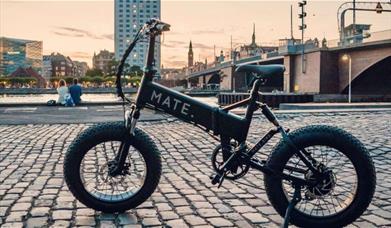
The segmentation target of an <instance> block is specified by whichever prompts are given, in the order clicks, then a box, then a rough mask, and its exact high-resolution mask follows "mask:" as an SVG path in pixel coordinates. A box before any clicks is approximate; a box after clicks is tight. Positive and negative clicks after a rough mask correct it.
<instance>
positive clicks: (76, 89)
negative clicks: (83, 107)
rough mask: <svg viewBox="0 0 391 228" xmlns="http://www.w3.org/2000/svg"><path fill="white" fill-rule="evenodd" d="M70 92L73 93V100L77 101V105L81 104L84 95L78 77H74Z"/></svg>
mask: <svg viewBox="0 0 391 228" xmlns="http://www.w3.org/2000/svg"><path fill="white" fill-rule="evenodd" d="M69 93H70V94H71V97H72V100H73V102H75V104H76V105H78V104H80V102H81V98H80V97H81V95H83V92H82V88H81V86H80V85H79V84H78V80H77V78H74V79H73V85H72V86H71V87H69Z"/></svg>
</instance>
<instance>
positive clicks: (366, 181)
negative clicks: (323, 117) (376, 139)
mask: <svg viewBox="0 0 391 228" xmlns="http://www.w3.org/2000/svg"><path fill="white" fill-rule="evenodd" d="M289 137H290V139H291V140H292V141H293V143H294V144H295V145H296V146H297V147H301V148H303V147H306V146H311V145H327V146H330V147H333V148H335V149H338V150H339V151H340V152H341V153H343V154H345V155H346V156H347V157H348V158H349V159H350V160H351V162H352V163H353V166H354V167H355V169H356V173H357V192H356V195H355V198H354V199H353V201H352V202H351V204H350V205H349V206H348V207H347V208H345V209H344V210H343V211H340V212H339V213H337V214H335V215H329V216H325V217H319V216H316V217H315V216H310V215H307V214H304V213H302V212H300V211H298V210H296V209H294V210H293V211H292V214H291V220H290V222H291V223H292V224H294V225H296V226H300V227H343V226H346V225H348V224H350V223H352V222H353V221H355V220H356V219H357V218H358V217H360V216H361V215H362V214H363V213H364V211H365V210H366V209H367V208H368V206H369V204H370V203H371V200H372V198H373V194H374V192H375V187H376V172H375V167H374V165H373V162H372V159H371V157H370V156H369V153H368V150H367V149H366V148H365V147H364V145H363V144H362V143H361V142H360V141H359V140H358V139H357V138H355V137H354V136H352V135H351V134H350V133H348V132H346V131H344V130H342V129H339V128H336V127H331V126H324V125H313V126H307V127H304V128H300V129H298V130H296V131H293V132H292V133H290V134H289ZM293 154H294V151H293V150H292V149H291V148H290V146H289V145H288V144H287V143H286V142H284V140H281V141H280V142H279V143H278V144H277V145H276V147H275V149H274V151H273V152H272V154H271V156H270V157H269V159H268V161H267V163H266V165H267V166H268V167H270V168H271V169H273V170H274V171H275V172H279V173H281V172H282V170H283V169H284V166H285V164H286V163H287V162H288V160H289V159H290V157H291V156H292V155H293ZM264 178H265V179H264V180H265V181H264V184H265V189H266V193H267V196H268V198H269V200H270V202H271V204H272V206H273V207H274V208H275V209H276V211H277V212H278V213H279V214H280V215H281V216H282V217H284V215H285V211H286V209H287V207H288V203H289V202H288V199H287V198H286V195H285V193H284V190H283V187H282V181H281V179H279V178H276V177H274V176H271V175H266V174H265V177H264Z"/></svg>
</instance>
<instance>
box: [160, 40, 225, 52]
mask: <svg viewBox="0 0 391 228" xmlns="http://www.w3.org/2000/svg"><path fill="white" fill-rule="evenodd" d="M189 42H190V41H186V42H185V41H179V40H170V41H165V42H163V43H162V46H163V47H166V48H185V49H187V48H189ZM193 48H196V49H208V50H210V49H213V48H214V46H213V45H207V44H202V43H194V42H193ZM216 48H218V47H216Z"/></svg>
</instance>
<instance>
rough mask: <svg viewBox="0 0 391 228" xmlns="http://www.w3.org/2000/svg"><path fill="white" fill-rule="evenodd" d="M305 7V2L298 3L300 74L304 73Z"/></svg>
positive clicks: (304, 0)
mask: <svg viewBox="0 0 391 228" xmlns="http://www.w3.org/2000/svg"><path fill="white" fill-rule="evenodd" d="M305 5H307V1H306V0H303V1H302V2H299V7H300V8H301V14H299V18H300V20H301V25H300V26H299V30H301V45H302V50H301V72H303V73H305V65H304V61H305V59H304V48H305V43H304V30H305V29H306V28H307V25H306V24H305V23H304V18H305V17H306V16H307V13H306V12H305Z"/></svg>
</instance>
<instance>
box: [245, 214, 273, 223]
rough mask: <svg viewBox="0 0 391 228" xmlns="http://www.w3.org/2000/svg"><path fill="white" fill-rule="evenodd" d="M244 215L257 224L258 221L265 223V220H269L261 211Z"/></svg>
mask: <svg viewBox="0 0 391 228" xmlns="http://www.w3.org/2000/svg"><path fill="white" fill-rule="evenodd" d="M243 216H244V217H245V218H247V219H248V220H250V221H251V222H252V223H255V224H256V223H265V222H268V221H269V220H268V219H267V218H265V217H263V216H262V215H261V214H259V213H244V214H243Z"/></svg>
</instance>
